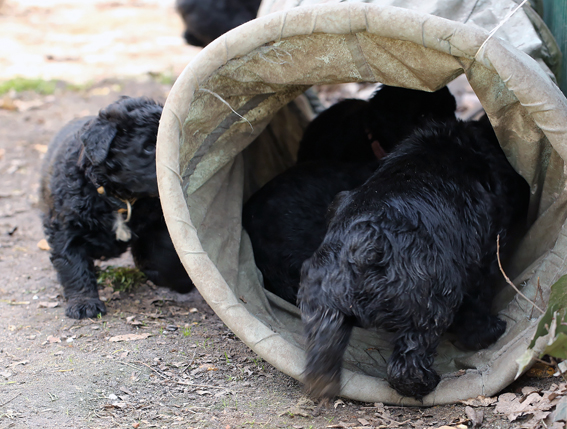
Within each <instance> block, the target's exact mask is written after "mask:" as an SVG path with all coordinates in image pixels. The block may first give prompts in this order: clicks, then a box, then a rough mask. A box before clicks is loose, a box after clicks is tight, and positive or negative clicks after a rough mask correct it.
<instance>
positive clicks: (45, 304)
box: [37, 301, 59, 308]
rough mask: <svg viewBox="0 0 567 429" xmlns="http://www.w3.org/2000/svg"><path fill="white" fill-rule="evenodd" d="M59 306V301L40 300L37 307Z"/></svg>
mask: <svg viewBox="0 0 567 429" xmlns="http://www.w3.org/2000/svg"><path fill="white" fill-rule="evenodd" d="M55 307H59V303H58V302H43V301H42V302H38V304H37V308H55Z"/></svg>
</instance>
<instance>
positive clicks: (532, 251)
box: [157, 3, 567, 405]
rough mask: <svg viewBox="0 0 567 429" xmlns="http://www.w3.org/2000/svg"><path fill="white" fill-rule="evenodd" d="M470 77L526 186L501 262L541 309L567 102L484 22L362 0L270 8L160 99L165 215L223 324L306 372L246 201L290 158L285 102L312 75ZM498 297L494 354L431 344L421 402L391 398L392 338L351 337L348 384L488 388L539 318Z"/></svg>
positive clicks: (554, 228)
mask: <svg viewBox="0 0 567 429" xmlns="http://www.w3.org/2000/svg"><path fill="white" fill-rule="evenodd" d="M462 73H465V74H466V76H467V78H468V80H469V82H470V84H471V86H472V87H473V89H474V90H475V92H476V94H477V96H478V97H479V99H480V101H481V102H482V105H483V107H484V108H485V110H486V112H487V114H488V115H489V118H490V120H491V122H492V124H493V125H494V127H495V130H496V133H497V135H498V137H499V140H500V142H501V144H502V146H503V149H504V151H505V153H506V154H507V156H508V157H509V159H510V161H511V163H512V165H513V166H514V168H516V170H517V171H519V172H520V173H521V174H522V175H523V176H524V178H525V179H526V180H527V181H528V183H529V184H530V186H531V192H532V193H531V201H530V212H531V218H532V222H531V227H530V229H529V231H528V232H527V234H526V235H525V237H524V238H523V239H522V241H521V243H520V244H519V246H518V249H517V253H516V254H515V256H514V258H513V260H512V261H511V263H510V264H509V266H508V267H507V270H508V274H510V275H511V277H512V279H513V281H514V283H515V284H516V285H520V287H521V290H522V292H523V293H524V294H525V295H527V296H528V297H530V298H532V299H533V298H534V297H535V295H536V292H537V283H538V278H539V283H540V284H541V288H542V291H543V303H542V301H541V298H539V301H538V304H540V306H542V307H545V306H546V303H547V299H548V296H549V291H550V286H551V285H552V284H553V283H554V282H555V281H556V280H557V279H558V278H559V277H561V276H562V275H564V274H566V273H567V267H566V265H565V263H564V261H565V259H567V237H565V235H564V232H563V223H564V222H565V219H566V217H567V204H566V203H567V191H566V190H565V173H564V160H567V100H566V99H565V98H564V97H563V95H562V94H561V92H560V91H559V90H558V88H557V87H556V86H555V84H554V83H553V82H552V81H551V79H550V78H549V77H548V75H547V74H546V73H545V72H544V71H543V69H542V68H541V67H540V66H539V65H538V64H537V62H536V61H534V60H533V59H532V58H530V57H529V56H527V55H526V54H524V53H522V52H520V51H518V50H516V49H515V48H513V47H512V46H509V45H508V44H506V43H505V42H503V41H501V40H498V39H496V38H493V37H488V33H487V32H486V31H484V30H481V29H478V28H475V27H472V26H468V25H463V24H460V23H458V22H454V21H449V20H446V19H443V18H440V17H435V16H431V15H426V14H421V13H416V12H412V11H409V10H405V9H400V8H395V7H379V6H375V5H369V4H364V3H347V4H338V5H316V6H309V7H301V8H297V9H291V10H288V11H285V12H279V13H274V14H270V15H266V16H264V17H262V18H259V19H256V20H255V21H252V22H250V23H247V24H245V25H243V26H241V27H239V28H236V29H234V30H232V31H230V32H229V33H227V34H226V35H224V36H222V37H221V38H219V39H217V40H216V41H215V42H213V43H212V44H210V45H209V46H208V47H207V48H205V49H204V50H203V51H202V52H201V53H200V54H199V55H198V56H197V57H196V58H195V59H194V60H193V61H192V62H191V63H190V64H189V65H188V66H187V68H186V69H185V70H184V72H183V73H182V75H181V76H180V77H179V79H178V80H177V82H176V83H175V85H174V87H173V89H172V91H171V93H170V95H169V98H168V100H167V102H166V105H165V107H164V112H163V116H162V119H161V123H160V128H159V133H158V152H157V168H158V182H159V188H160V195H161V201H162V205H163V209H164V214H165V217H166V221H167V224H168V228H169V230H170V233H171V236H172V239H173V241H174V244H175V247H176V249H177V252H178V254H179V256H180V258H181V260H182V262H183V264H184V266H185V268H186V269H187V271H188V273H189V275H190V276H191V278H192V280H193V281H194V283H195V285H196V286H197V288H198V289H199V291H200V293H201V294H202V295H203V297H204V298H205V299H206V300H207V302H208V303H209V305H210V306H211V307H212V308H213V310H214V311H215V312H216V313H217V315H218V316H219V317H220V318H221V319H222V320H223V322H224V323H225V324H226V325H227V326H228V327H229V328H230V329H231V330H232V331H233V332H234V333H235V334H236V335H238V336H239V337H240V338H241V339H242V340H243V341H244V342H245V343H246V344H247V345H248V346H249V347H251V348H252V349H253V350H254V351H255V352H256V353H257V354H259V355H260V356H261V357H262V358H264V359H265V360H267V361H268V362H270V363H271V364H273V365H274V366H275V367H277V368H278V369H280V370H281V371H283V372H285V373H286V374H288V375H290V376H292V377H294V378H296V379H298V380H301V377H302V371H303V368H304V352H303V349H302V341H303V340H302V326H301V319H300V317H299V312H298V310H297V308H295V307H294V306H292V305H290V304H288V303H287V302H284V301H283V300H281V299H279V298H278V297H275V296H274V295H271V294H269V293H267V292H265V291H264V290H263V288H262V280H261V275H260V274H259V270H258V269H257V268H256V266H255V264H254V257H253V253H252V247H251V244H250V240H249V238H248V235H247V234H246V232H245V231H243V229H242V225H241V213H242V205H243V201H245V200H246V199H247V198H248V197H249V196H250V195H251V194H252V193H253V192H254V191H255V190H257V189H258V188H259V187H260V186H262V185H263V184H264V183H266V182H267V181H268V180H269V179H271V178H272V177H273V176H275V175H276V174H278V173H280V172H281V171H283V170H285V169H286V168H287V167H289V166H290V165H291V164H292V163H293V161H294V154H295V153H296V151H297V143H298V142H299V139H300V137H301V129H302V127H303V126H304V125H305V124H304V123H303V120H304V119H303V118H302V116H301V115H300V114H298V112H297V111H296V110H294V107H293V105H289V106H288V103H289V102H290V101H292V100H294V99H295V98H296V97H298V96H299V95H300V94H302V93H303V92H304V91H305V90H306V89H307V88H309V87H310V86H312V85H314V84H326V83H339V82H381V83H385V84H388V85H394V86H403V87H408V88H414V89H421V90H427V91H434V90H436V89H438V88H440V87H443V86H445V85H446V84H447V83H449V82H450V81H452V80H453V79H454V78H455V77H457V76H458V75H460V74H462ZM500 290H501V291H500V293H499V294H498V296H497V297H496V299H495V303H494V305H495V307H496V309H497V310H498V311H499V314H500V317H501V318H502V319H503V320H506V321H507V330H506V333H505V334H504V335H503V336H502V337H501V338H500V339H499V340H498V342H497V343H496V344H494V345H492V346H491V347H490V348H488V349H484V350H480V351H479V352H476V353H472V352H463V351H460V350H459V349H457V348H456V347H454V346H453V345H452V344H451V342H449V341H444V342H443V343H442V344H441V345H440V347H439V348H438V355H437V357H436V361H435V366H434V367H435V369H436V370H437V372H438V373H439V374H440V375H441V377H442V379H441V382H440V383H439V385H438V386H437V388H436V390H435V391H434V392H432V393H431V394H429V395H428V396H426V397H425V398H423V403H419V402H417V401H416V400H415V399H413V398H402V397H400V396H399V395H398V394H397V393H396V392H395V391H394V390H393V389H392V388H390V386H389V385H388V383H387V382H386V381H385V379H384V375H385V369H386V362H387V359H388V356H389V354H390V353H391V345H390V342H389V340H388V336H389V334H388V333H386V332H383V331H376V332H373V331H365V330H361V329H356V328H355V330H354V332H353V336H352V338H351V342H350V346H349V348H348V350H347V352H346V354H345V357H344V364H343V373H342V389H341V395H342V396H345V397H349V398H351V399H355V400H360V401H367V402H384V403H389V404H399V403H403V404H406V405H436V404H445V403H453V402H456V401H458V400H461V399H467V398H471V397H476V396H478V395H485V396H486V395H492V394H495V393H496V392H498V391H499V390H501V389H502V388H503V387H505V386H506V385H508V384H509V383H510V382H512V381H513V380H514V379H515V377H516V376H517V372H518V365H517V363H516V359H517V358H518V357H520V356H521V355H522V354H523V353H524V351H525V350H526V348H527V346H528V344H529V342H530V340H531V338H532V336H533V333H534V330H535V327H536V324H537V321H538V317H539V314H536V312H533V314H532V306H531V304H529V303H528V302H526V301H523V300H522V298H520V297H517V296H516V295H515V292H514V291H513V290H512V289H511V288H510V287H507V286H505V284H504V282H503V286H502V288H501V289H500Z"/></svg>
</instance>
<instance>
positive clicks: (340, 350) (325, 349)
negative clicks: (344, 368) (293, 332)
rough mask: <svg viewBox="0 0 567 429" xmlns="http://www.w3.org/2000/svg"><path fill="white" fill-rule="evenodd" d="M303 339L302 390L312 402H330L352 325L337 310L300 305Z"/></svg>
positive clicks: (336, 389)
mask: <svg viewBox="0 0 567 429" xmlns="http://www.w3.org/2000/svg"><path fill="white" fill-rule="evenodd" d="M301 319H302V320H303V324H304V329H305V333H306V337H307V362H306V365H305V378H304V381H305V386H306V389H307V392H308V394H309V395H311V396H312V397H314V398H324V399H331V398H333V397H335V396H337V395H338V394H339V393H340V390H341V364H342V359H343V354H344V352H345V350H346V348H347V346H348V342H349V338H350V334H351V332H352V327H353V323H352V322H351V321H350V320H349V319H348V318H347V317H345V315H344V314H343V313H341V312H340V311H338V310H334V309H331V308H329V307H324V306H313V305H311V303H305V302H304V301H302V303H301Z"/></svg>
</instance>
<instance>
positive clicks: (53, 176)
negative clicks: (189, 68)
mask: <svg viewBox="0 0 567 429" xmlns="http://www.w3.org/2000/svg"><path fill="white" fill-rule="evenodd" d="M161 112H162V106H161V105H159V104H157V103H156V102H154V101H152V100H148V99H145V98H128V97H124V98H122V99H120V100H119V101H117V102H116V103H113V104H111V105H109V106H108V107H106V108H105V109H103V110H101V111H100V112H99V114H98V116H96V117H86V118H81V119H76V120H74V121H72V122H70V123H69V124H67V125H66V126H65V127H64V128H63V129H62V130H61V131H60V132H59V133H58V134H57V135H56V136H55V138H54V139H53V141H52V142H51V143H50V145H49V150H48V152H47V154H46V157H45V160H44V163H43V167H42V178H41V195H40V199H41V203H42V204H41V205H42V212H43V216H42V219H43V226H44V231H45V235H46V237H47V241H48V243H49V245H50V247H51V262H52V263H53V266H54V267H55V269H56V270H57V274H58V278H59V281H60V282H61V284H62V285H63V288H64V292H65V297H66V298H67V300H68V305H67V309H66V312H65V314H66V315H67V316H68V317H71V318H74V319H81V318H85V317H95V316H97V314H105V313H106V308H105V306H104V304H103V303H102V302H101V301H100V299H99V296H98V290H97V282H96V275H95V270H94V263H93V261H94V260H95V259H101V258H107V259H108V258H113V257H117V256H120V255H121V254H122V253H124V252H125V251H126V250H127V248H128V246H129V245H130V244H132V246H133V247H134V248H133V253H134V255H135V256H136V258H137V259H138V260H139V261H142V263H141V267H140V268H141V269H142V270H143V271H145V272H146V274H147V275H148V277H149V278H150V279H151V280H154V281H155V282H156V283H158V284H161V285H163V286H170V287H173V288H175V289H178V290H180V291H184V292H187V291H189V290H190V289H191V288H192V287H193V285H192V283H191V280H190V279H189V278H188V276H187V274H186V273H185V272H184V271H182V267H181V262H180V261H179V259H178V258H177V256H176V255H175V251H174V250H173V244H172V243H171V241H170V239H169V238H168V237H169V235H167V230H166V227H165V222H164V220H163V213H162V211H161V206H160V202H159V198H158V189H157V179H156V168H155V148H156V136H157V129H158V124H159V119H160V116H161ZM166 236H167V238H166ZM156 246H157V247H159V248H164V247H165V248H168V249H169V250H168V252H169V254H170V256H171V257H169V258H167V259H166V258H162V259H161V260H159V261H157V260H153V262H151V260H152V257H153V255H155V254H156V252H157V251H156V250H154V249H155V248H156ZM156 264H159V266H156ZM180 267H181V268H180ZM176 270H177V271H176ZM158 271H159V272H165V273H167V272H170V271H172V272H173V271H175V272H178V273H180V274H183V277H180V278H176V279H174V281H172V282H169V280H168V278H167V277H165V278H163V276H160V274H158V273H156V272H158ZM164 279H165V281H164Z"/></svg>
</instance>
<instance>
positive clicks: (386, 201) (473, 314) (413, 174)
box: [298, 120, 529, 399]
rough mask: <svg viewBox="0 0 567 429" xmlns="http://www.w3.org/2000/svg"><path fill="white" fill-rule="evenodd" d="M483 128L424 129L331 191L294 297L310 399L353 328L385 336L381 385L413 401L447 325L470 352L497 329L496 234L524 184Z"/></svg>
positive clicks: (451, 124)
mask: <svg viewBox="0 0 567 429" xmlns="http://www.w3.org/2000/svg"><path fill="white" fill-rule="evenodd" d="M487 124H488V121H484V122H482V123H464V122H459V121H456V120H452V121H446V122H445V123H435V122H432V123H430V124H429V125H428V126H427V127H424V128H421V129H419V130H418V131H416V132H415V133H413V134H412V135H411V136H410V137H408V138H407V139H406V140H405V141H404V142H402V143H401V144H400V145H399V146H398V147H397V148H395V149H394V150H393V152H392V153H391V154H390V155H388V156H387V157H385V158H384V159H383V160H382V163H381V166H380V168H379V169H378V170H377V171H376V173H374V175H373V176H372V177H371V178H370V179H369V180H368V181H367V182H366V183H365V184H364V185H362V186H361V187H359V188H357V189H355V190H352V191H346V192H343V193H341V194H339V195H337V197H336V199H335V201H334V202H333V204H332V207H331V208H330V209H329V212H330V216H331V217H330V220H329V227H328V230H327V234H326V235H325V238H324V241H323V243H322V244H321V246H320V247H319V248H318V249H317V251H316V252H315V253H314V255H313V256H312V257H311V258H310V259H308V260H307V261H305V263H304V264H303V267H302V271H301V286H300V290H299V294H298V301H299V302H300V308H301V313H302V320H303V322H304V326H305V332H306V337H307V363H306V371H305V382H306V384H307V388H308V390H309V391H310V392H311V394H313V395H314V396H316V397H332V396H334V395H337V394H338V393H339V391H340V374H341V360H342V356H343V353H344V351H345V349H346V347H347V345H348V341H349V337H350V333H351V330H352V327H353V325H354V324H355V323H356V324H360V325H361V326H363V327H365V328H374V327H382V328H385V329H387V330H390V331H393V332H395V339H394V349H393V352H392V355H391V356H390V358H389V361H388V367H387V375H388V381H389V383H390V385H391V386H392V387H393V388H394V389H395V390H396V391H397V392H398V393H400V394H401V395H403V396H413V397H415V398H418V399H420V398H422V397H423V396H425V395H427V394H428V393H430V392H431V391H432V390H433V389H435V387H436V386H437V384H438V382H439V376H438V375H437V374H436V373H435V371H434V370H433V369H432V365H433V360H434V356H435V352H436V349H437V346H438V344H439V342H440V339H441V336H442V335H443V334H444V333H445V332H446V331H447V330H448V329H449V327H451V329H452V330H453V331H454V332H456V333H457V335H458V337H459V341H460V343H461V344H462V345H463V346H465V347H467V348H470V349H480V348H483V347H487V346H488V345H490V344H491V343H493V342H494V341H496V340H497V339H498V338H499V337H500V335H502V333H503V332H504V330H505V326H506V324H505V322H503V321H502V320H500V319H499V318H498V317H496V316H493V315H491V314H490V306H491V298H492V293H491V284H492V283H493V281H494V275H495V274H496V272H497V267H496V263H497V260H496V239H497V236H498V235H499V234H500V236H501V239H502V240H504V241H505V240H506V232H507V231H508V230H509V228H510V227H511V226H512V225H513V224H514V223H515V222H519V221H521V219H524V218H525V214H526V211H527V204H528V199H529V187H528V185H527V183H526V182H525V180H524V179H523V178H522V177H521V176H519V175H518V174H517V173H516V172H515V171H514V169H513V168H512V167H511V166H510V164H509V163H508V161H507V159H506V157H505V155H504V153H503V152H502V149H501V148H500V146H499V144H498V141H497V140H496V137H495V135H494V132H493V131H492V128H491V127H490V126H487ZM488 125H489V124H488ZM451 325H453V326H451Z"/></svg>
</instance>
